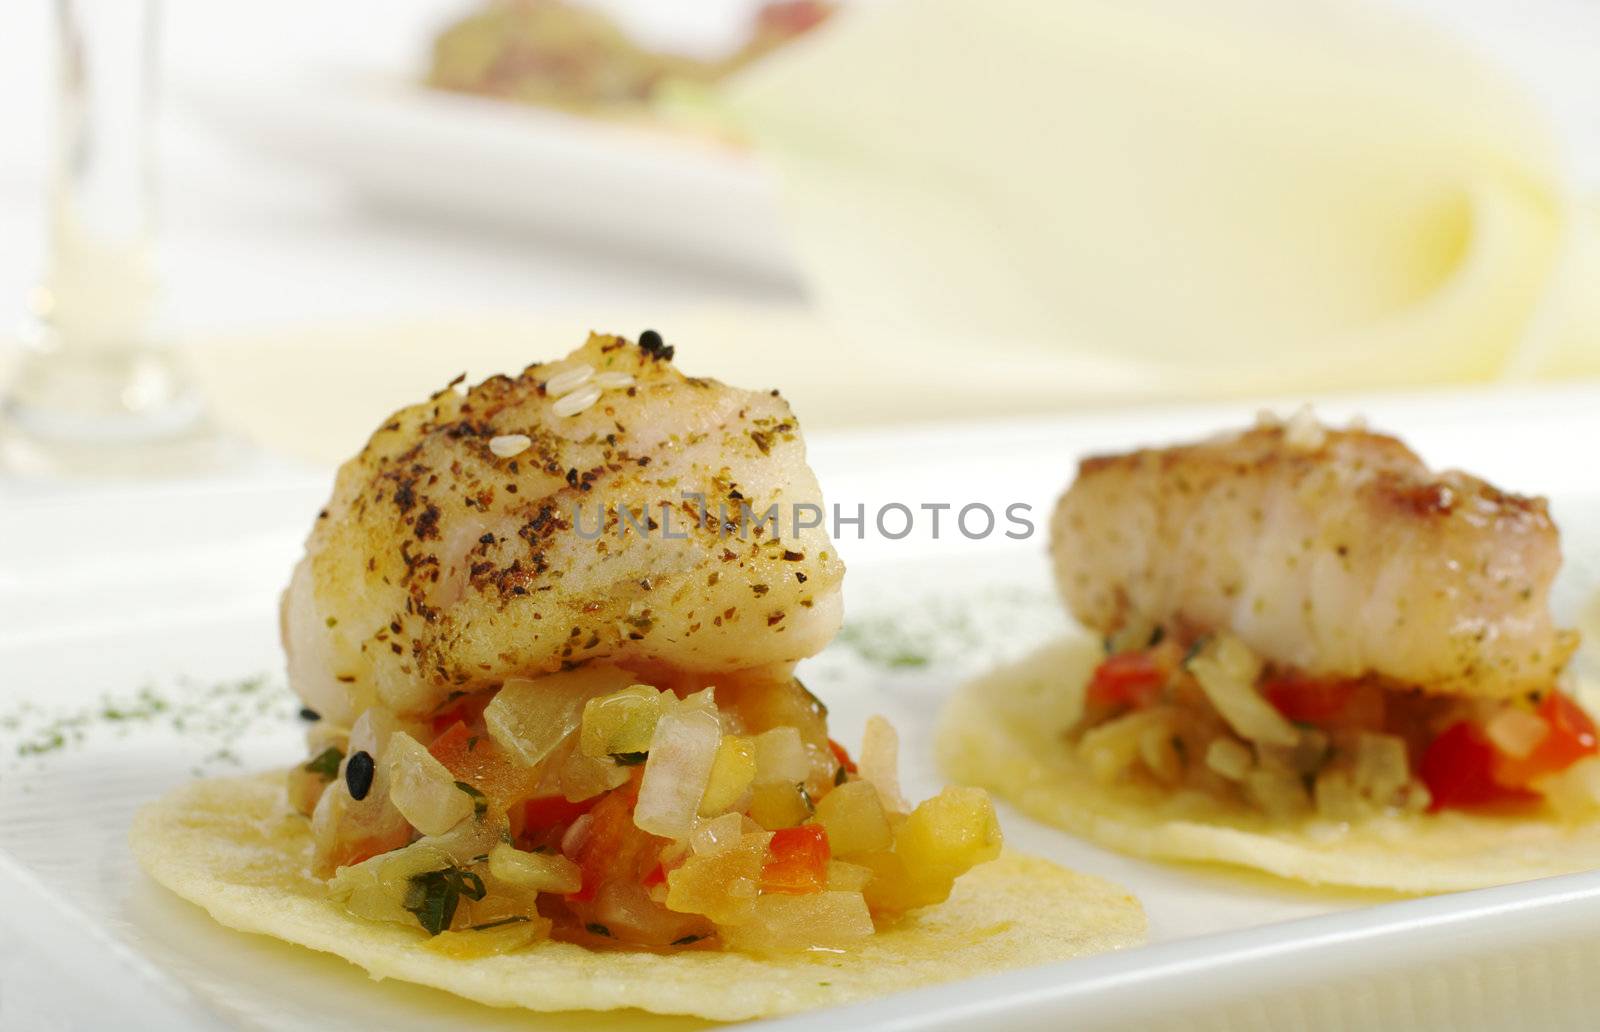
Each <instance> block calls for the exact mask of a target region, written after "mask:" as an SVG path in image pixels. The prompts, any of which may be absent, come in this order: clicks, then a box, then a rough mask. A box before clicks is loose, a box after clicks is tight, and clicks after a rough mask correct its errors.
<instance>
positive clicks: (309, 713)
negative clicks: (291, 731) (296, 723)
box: [300, 706, 322, 720]
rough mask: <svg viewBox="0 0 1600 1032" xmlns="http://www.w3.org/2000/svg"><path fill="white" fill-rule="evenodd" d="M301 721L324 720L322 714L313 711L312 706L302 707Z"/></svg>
mask: <svg viewBox="0 0 1600 1032" xmlns="http://www.w3.org/2000/svg"><path fill="white" fill-rule="evenodd" d="M300 719H301V720H321V719H322V714H320V713H318V712H317V711H316V710H314V709H312V708H311V707H310V706H301V707H300Z"/></svg>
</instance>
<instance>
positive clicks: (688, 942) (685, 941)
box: [672, 935, 711, 946]
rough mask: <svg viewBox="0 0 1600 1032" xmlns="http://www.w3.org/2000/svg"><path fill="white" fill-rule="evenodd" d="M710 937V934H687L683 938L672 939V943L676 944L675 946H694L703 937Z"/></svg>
mask: <svg viewBox="0 0 1600 1032" xmlns="http://www.w3.org/2000/svg"><path fill="white" fill-rule="evenodd" d="M709 938H711V936H709V935H685V936H684V937H683V938H681V939H673V940H672V945H674V946H692V945H693V944H695V943H697V942H699V941H700V940H701V939H709Z"/></svg>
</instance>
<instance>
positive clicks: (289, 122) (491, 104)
mask: <svg viewBox="0 0 1600 1032" xmlns="http://www.w3.org/2000/svg"><path fill="white" fill-rule="evenodd" d="M178 99H179V101H180V103H181V104H183V106H184V107H185V108H186V109H187V110H189V111H190V112H192V113H194V114H196V115H198V116H199V117H200V118H201V119H202V120H203V121H204V122H206V123H207V124H208V125H210V126H211V127H213V128H215V129H216V130H217V131H218V132H219V133H222V134H224V135H225V136H227V137H230V138H231V139H232V140H233V141H234V142H236V143H238V144H239V145H240V146H241V147H243V148H245V149H247V150H249V151H251V152H253V153H265V154H267V155H269V156H271V157H274V158H277V159H280V160H282V161H284V162H287V163H290V164H293V165H298V166H301V167H303V168H305V169H308V170H311V171H314V172H321V173H324V174H326V175H327V176H329V177H330V178H331V179H333V180H335V181H337V182H339V183H341V184H342V185H344V186H346V187H348V188H349V189H351V190H352V191H353V192H354V194H355V195H356V196H357V197H361V198H364V199H366V200H368V201H370V202H373V203H375V204H378V205H381V206H386V207H387V208H388V209H390V210H398V211H408V210H409V211H422V212H427V213H431V214H434V215H444V216H449V217H452V218H456V219H462V218H464V219H467V220H469V221H470V222H472V223H473V224H476V225H480V226H487V227H492V228H497V229H502V230H503V229H507V228H513V229H517V230H524V231H532V232H535V233H540V234H544V235H546V236H550V237H552V238H554V239H556V240H563V239H565V240H581V241H583V242H585V243H588V244H590V245H591V246H594V245H599V246H604V247H607V248H615V249H623V250H628V251H640V252H644V253H647V254H649V255H652V256H654V257H657V258H668V259H672V260H680V261H681V260H683V259H685V258H690V259H696V260H699V261H702V262H706V263H708V264H711V265H714V266H717V267H719V268H723V269H732V270H737V271H741V272H743V273H746V274H749V275H753V276H755V277H757V278H761V279H766V280H782V281H787V280H789V279H792V278H793V276H794V274H795V265H794V259H793V256H792V254H791V252H790V250H789V247H788V244H787V237H786V234H785V232H784V230H783V224H782V219H781V216H780V213H779V210H778V200H777V188H776V184H775V182H774V179H773V177H772V176H771V175H770V174H769V172H768V170H767V169H766V168H765V167H764V166H763V165H762V164H761V163H760V162H759V161H758V160H757V159H756V157H755V156H754V155H753V154H751V153H749V152H748V151H746V150H745V149H744V148H742V147H737V146H735V145H733V144H730V143H726V142H722V141H717V140H713V139H711V138H710V137H709V136H702V135H696V134H695V133H693V132H691V131H688V130H684V129H674V128H671V127H668V126H665V125H656V124H651V123H645V122H643V121H640V122H638V123H631V122H622V121H605V120H602V119H599V118H589V117H584V116H582V115H576V114H567V113H565V112H562V111H556V110H551V109H545V108H539V107H532V106H528V105H521V104H514V103H511V102H509V101H502V100H492V99H488V98H484V97H476V96H468V95H464V94H452V93H446V92H443V91H440V90H432V89H427V88H425V87H423V86H422V85H421V84H420V83H418V82H415V81H410V80H407V79H405V78H403V77H402V76H399V75H375V74H369V75H360V74H356V73H353V72H348V71H343V70H329V71H327V72H324V73H321V74H312V75H307V76H304V77H302V78H298V79H289V80H276V79H273V80H262V79H259V78H251V79H248V80H247V79H243V78H239V77H234V78H229V77H228V76H227V75H226V74H213V75H210V76H208V77H207V78H206V79H205V80H204V81H203V82H199V81H197V82H194V83H192V84H188V85H186V86H184V87H183V88H181V89H180V90H179V91H178Z"/></svg>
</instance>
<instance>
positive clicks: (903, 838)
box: [841, 786, 1002, 914]
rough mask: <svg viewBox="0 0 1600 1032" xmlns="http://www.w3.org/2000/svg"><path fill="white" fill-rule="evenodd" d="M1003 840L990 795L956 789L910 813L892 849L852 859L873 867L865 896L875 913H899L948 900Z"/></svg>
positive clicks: (989, 858) (998, 853) (992, 854)
mask: <svg viewBox="0 0 1600 1032" xmlns="http://www.w3.org/2000/svg"><path fill="white" fill-rule="evenodd" d="M841 787H842V786H841ZM1001 841H1002V840H1001V835H1000V821H999V819H998V818H997V817H996V816H995V812H994V805H993V804H992V803H991V802H990V801H989V795H988V793H987V792H984V791H983V790H982V789H978V788H956V787H951V788H946V789H945V790H944V791H943V792H940V793H939V794H938V795H936V796H934V797H933V798H932V799H928V800H924V801H923V802H922V803H921V804H920V805H919V806H918V807H917V808H916V809H915V810H912V811H911V815H910V816H909V817H907V818H906V819H905V821H904V822H903V823H902V824H901V825H900V827H899V828H898V829H897V830H896V832H895V838H894V848H893V850H889V851H880V852H873V853H866V854H863V855H860V856H855V857H852V858H851V861H850V862H851V863H854V864H859V865H861V866H863V867H866V868H868V869H869V870H871V871H872V875H873V877H872V880H871V881H870V882H868V883H867V887H866V891H865V895H866V898H867V905H868V906H870V907H871V908H872V910H873V912H874V913H897V914H898V913H904V912H906V911H907V910H913V909H916V908H917V907H926V906H932V905H933V904H935V903H942V902H944V901H945V900H946V899H948V898H949V897H950V890H951V889H952V888H953V887H954V886H955V880H956V879H957V878H959V877H960V876H961V875H963V874H965V873H966V872H967V871H969V870H971V869H972V868H974V867H976V866H977V865H978V864H981V863H986V862H988V861H990V860H993V859H995V858H996V857H998V856H999V855H1000V845H1001Z"/></svg>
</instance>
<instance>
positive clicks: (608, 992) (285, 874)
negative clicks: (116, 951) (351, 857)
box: [131, 774, 1145, 1021]
mask: <svg viewBox="0 0 1600 1032" xmlns="http://www.w3.org/2000/svg"><path fill="white" fill-rule="evenodd" d="M282 782H283V778H282V775H281V774H265V775H256V776H251V777H240V778H228V779H215V780H210V781H203V782H197V783H195V784H191V785H188V786H185V787H184V788H181V789H179V790H178V791H176V792H174V793H173V794H172V795H170V796H169V797H167V798H166V799H164V800H161V801H159V802H156V803H153V804H151V805H149V806H147V807H145V809H143V810H142V811H141V812H140V813H139V816H138V817H137V819H136V821H135V824H134V828H133V832H132V836H131V840H132V845H133V849H134V853H135V854H136V856H137V857H138V859H139V862H140V864H141V865H142V866H143V867H144V869H145V870H146V871H148V872H149V873H150V875H151V876H152V877H154V878H155V879H156V880H157V881H159V882H160V883H161V884H163V885H165V886H167V887H168V888H169V889H171V890H172V891H174V892H176V893H177V894H178V895H180V896H183V897H184V898H186V899H189V900H191V901H193V902H195V903H197V904H199V905H200V906H202V907H204V908H205V909H206V910H208V911H209V912H210V913H211V915H212V916H213V917H215V918H216V919H217V920H218V921H220V922H221V923H223V924H225V925H228V926H229V927H232V928H235V929H238V930H240V931H247V932H256V933H261V934H266V935H271V936H274V937H277V938H280V939H286V940H288V941H290V942H294V943H298V944H300V945H303V946H308V947H310V948H312V949H315V950H319V951H322V952H325V953H331V954H335V955H337V956H340V957H343V958H344V959H346V960H348V961H350V962H352V963H354V964H357V965H360V966H361V967H363V968H365V969H366V970H367V971H368V972H370V973H371V974H372V975H373V976H374V977H377V978H399V979H403V980H406V981H410V982H416V983H419V984H422V985H429V986H434V987H436V988H439V989H444V990H446V991H449V992H452V993H455V994H457V995H459V996H463V997H466V998H468V999H472V1000H477V1001H480V1002H482V1003H487V1004H491V1005H493V1006H500V1007H525V1008H529V1009H533V1010H541V1011H548V1010H576V1009H587V1010H604V1009H613V1008H624V1007H637V1008H642V1009H645V1010H651V1011H656V1012H659V1013H665V1014H695V1015H700V1016H702V1017H706V1018H711V1019H714V1020H718V1021H738V1020H744V1019H748V1018H757V1017H766V1016H772V1015H777V1014H784V1013H790V1012H793V1011H797V1010H803V1009H807V1008H813V1007H824V1006H830V1005H837V1004H841V1003H847V1002H851V1001H854V1000H860V999H864V998H868V997H873V996H882V995H886V994H889V993H893V992H899V991H904V990H908V989H914V988H918V987H921V986H927V985H933V984H937V983H940V982H948V981H954V980H956V979H961V978H970V977H973V976H976V975H981V974H985V973H990V972H996V971H1001V970H1006V969H1009V968H1016V967H1026V966H1030V965H1036V964H1045V963H1049V962H1052V961H1057V960H1065V959H1068V958H1070V957H1076V956H1082V955H1086V954H1091V953H1099V952H1104V951H1106V950H1113V949H1122V948H1126V947H1130V946H1134V945H1137V944H1138V943H1139V942H1141V941H1142V940H1143V938H1144V932H1145V919H1144V913H1143V911H1142V910H1141V908H1140V906H1139V904H1138V902H1137V901H1136V900H1135V899H1134V898H1133V897H1132V896H1130V895H1128V894H1127V893H1126V892H1124V891H1122V890H1121V889H1118V888H1117V887H1115V886H1113V885H1111V884H1109V883H1107V882H1104V881H1102V880H1100V879H1098V878H1094V877H1090V876H1088V875H1082V874H1075V873H1073V872H1071V871H1068V870H1066V869H1064V868H1061V867H1058V866H1056V865H1055V864H1052V863H1048V862H1046V861H1043V860H1038V859H1033V858H1029V857H1023V856H1018V855H1016V854H1009V853H1008V854H1005V855H1003V856H1002V857H1001V858H1000V859H999V860H996V861H994V862H992V863H988V864H984V865H982V866H981V867H979V868H977V869H975V870H973V871H972V872H971V873H969V874H967V875H966V876H965V877H963V878H962V879H961V881H960V882H959V883H958V884H957V887H956V890H955V892H954V894H953V895H952V896H951V897H950V899H949V900H948V901H947V902H946V903H944V904H941V905H939V906H937V907H932V908H929V909H927V910H923V911H919V912H917V913H916V914H914V915H913V916H911V917H910V918H908V919H906V920H905V921H903V922H902V923H900V924H898V925H896V926H894V927H891V928H887V929H885V930H883V931H881V932H879V933H878V934H875V935H873V936H872V937H871V938H870V939H868V940H864V941H863V942H862V943H861V944H860V945H859V946H854V947H851V948H850V949H849V950H848V951H843V952H840V951H821V952H817V951H811V952H794V953H785V954H774V955H752V954H746V953H738V952H732V951H724V950H680V951H675V952H645V951H625V950H594V949H587V948H585V947H583V946H578V945H573V944H571V943H560V942H550V941H544V942H540V943H537V944H535V945H533V946H530V947H528V948H526V949H522V950H518V951H516V952H512V953H506V954H501V955H497V956H485V957H476V958H464V957H454V956H448V955H446V954H445V953H443V952H440V951H439V950H437V949H435V948H430V946H429V945H428V944H429V942H430V941H431V940H429V939H427V938H426V937H425V936H424V934H423V933H422V931H421V930H420V929H416V928H407V927H404V926H402V925H397V924H388V923H382V922H374V921H366V920H362V919H360V918H357V917H352V916H350V915H349V914H348V913H346V912H345V911H344V910H343V909H342V908H341V907H340V906H339V905H338V904H337V903H335V902H333V901H332V900H330V899H329V898H328V896H327V890H326V888H325V886H324V885H323V883H322V881H321V880H320V879H318V878H316V877H314V876H313V875H312V874H311V873H310V871H309V870H308V867H307V858H308V855H309V852H310V846H311V843H310V836H309V833H308V831H307V828H306V822H305V821H304V820H303V819H302V818H300V817H298V816H296V815H294V814H293V813H291V812H290V811H289V809H288V806H287V804H286V802H285V799H284V795H283V789H282ZM468 934H471V933H468Z"/></svg>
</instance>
